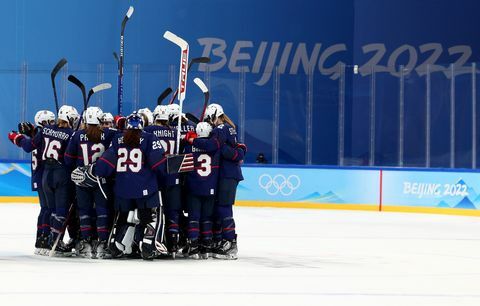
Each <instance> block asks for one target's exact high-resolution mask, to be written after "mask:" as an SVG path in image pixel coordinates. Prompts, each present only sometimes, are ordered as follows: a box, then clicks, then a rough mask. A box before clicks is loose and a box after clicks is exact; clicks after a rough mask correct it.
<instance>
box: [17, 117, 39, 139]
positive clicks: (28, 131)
mask: <svg viewBox="0 0 480 306" xmlns="http://www.w3.org/2000/svg"><path fill="white" fill-rule="evenodd" d="M34 130H35V126H34V125H33V124H32V123H31V122H28V121H27V122H20V123H19V124H18V132H19V133H20V134H23V135H27V136H29V137H33V131H34Z"/></svg>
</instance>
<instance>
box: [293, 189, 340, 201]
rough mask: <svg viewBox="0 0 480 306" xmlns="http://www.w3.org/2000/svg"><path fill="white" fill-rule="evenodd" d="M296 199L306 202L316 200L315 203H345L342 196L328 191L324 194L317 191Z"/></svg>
mask: <svg viewBox="0 0 480 306" xmlns="http://www.w3.org/2000/svg"><path fill="white" fill-rule="evenodd" d="M298 201H308V202H317V203H345V201H344V200H342V198H340V197H339V196H338V195H336V194H335V193H334V192H332V191H329V192H327V193H324V194H320V193H318V192H314V193H311V194H309V195H307V196H305V197H303V198H300V199H298Z"/></svg>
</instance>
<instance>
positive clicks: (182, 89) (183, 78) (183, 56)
mask: <svg viewBox="0 0 480 306" xmlns="http://www.w3.org/2000/svg"><path fill="white" fill-rule="evenodd" d="M163 37H164V38H165V39H167V40H169V41H171V42H172V43H174V44H176V45H177V46H178V47H180V49H181V53H180V72H179V75H178V89H177V92H178V102H179V103H178V104H179V106H180V110H179V114H178V120H177V121H178V125H177V144H176V147H177V148H176V153H177V154H179V153H180V132H181V124H182V120H181V116H182V107H183V101H184V100H185V95H186V92H187V74H188V68H187V65H188V51H189V48H188V43H187V42H186V41H185V40H184V39H182V38H180V37H178V36H177V35H175V34H173V33H172V32H170V31H166V32H165V33H164V34H163Z"/></svg>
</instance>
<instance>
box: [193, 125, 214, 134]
mask: <svg viewBox="0 0 480 306" xmlns="http://www.w3.org/2000/svg"><path fill="white" fill-rule="evenodd" d="M195 132H196V133H197V135H198V137H208V136H210V133H211V132H212V126H211V125H210V123H208V122H199V123H198V124H197V127H196V128H195Z"/></svg>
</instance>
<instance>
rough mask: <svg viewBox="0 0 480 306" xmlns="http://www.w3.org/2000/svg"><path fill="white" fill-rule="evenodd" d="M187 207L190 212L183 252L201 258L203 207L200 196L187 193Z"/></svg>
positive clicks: (189, 256)
mask: <svg viewBox="0 0 480 306" xmlns="http://www.w3.org/2000/svg"><path fill="white" fill-rule="evenodd" d="M186 208H187V213H188V225H187V246H186V247H185V248H184V249H183V251H182V253H183V255H184V256H185V257H188V258H193V259H199V258H200V250H199V247H200V243H199V238H200V214H201V209H202V202H201V200H200V197H198V196H195V195H192V194H187V195H186Z"/></svg>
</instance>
